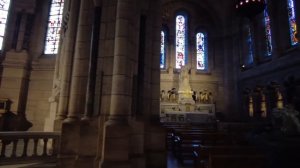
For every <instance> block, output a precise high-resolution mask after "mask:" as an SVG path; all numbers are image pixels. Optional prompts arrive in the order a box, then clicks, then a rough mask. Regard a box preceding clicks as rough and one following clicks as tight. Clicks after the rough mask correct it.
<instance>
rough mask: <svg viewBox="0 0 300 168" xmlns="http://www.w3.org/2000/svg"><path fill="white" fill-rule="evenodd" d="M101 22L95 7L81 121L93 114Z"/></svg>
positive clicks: (98, 9)
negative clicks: (83, 110)
mask: <svg viewBox="0 0 300 168" xmlns="http://www.w3.org/2000/svg"><path fill="white" fill-rule="evenodd" d="M100 22H101V7H99V6H96V7H95V9H94V20H93V28H92V29H93V30H92V39H91V49H90V60H89V73H88V83H87V89H86V103H85V112H84V117H83V118H82V119H83V120H89V119H90V118H91V117H92V116H93V112H94V100H95V91H96V88H95V87H96V72H97V56H98V45H99V34H100Z"/></svg>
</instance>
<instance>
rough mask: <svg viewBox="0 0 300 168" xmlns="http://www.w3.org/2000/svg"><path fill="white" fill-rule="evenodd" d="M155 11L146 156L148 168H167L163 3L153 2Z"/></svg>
mask: <svg viewBox="0 0 300 168" xmlns="http://www.w3.org/2000/svg"><path fill="white" fill-rule="evenodd" d="M151 7H152V8H151V9H152V10H153V14H154V15H155V17H153V19H154V20H153V23H154V24H153V27H152V32H153V35H152V39H153V40H152V42H153V45H152V65H151V70H152V72H151V107H150V114H146V118H147V121H146V128H145V150H146V151H145V154H146V167H147V168H148V167H149V168H150V167H155V168H165V167H167V157H166V146H165V145H166V143H165V140H166V132H165V129H164V128H163V127H162V126H161V124H160V121H159V120H160V119H159V114H160V111H159V110H160V107H159V106H160V101H159V97H160V65H159V64H160V54H159V53H160V31H161V1H160V0H154V1H151Z"/></svg>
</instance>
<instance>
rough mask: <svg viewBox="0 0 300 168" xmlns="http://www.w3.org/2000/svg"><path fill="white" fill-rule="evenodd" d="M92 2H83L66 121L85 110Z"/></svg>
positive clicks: (74, 119)
mask: <svg viewBox="0 0 300 168" xmlns="http://www.w3.org/2000/svg"><path fill="white" fill-rule="evenodd" d="M89 5H90V2H89V0H84V1H82V2H81V5H80V6H81V7H80V15H79V21H78V29H77V36H76V44H75V53H74V60H73V68H72V75H71V90H70V94H69V95H70V99H69V108H68V117H67V119H66V120H65V122H75V121H77V120H78V119H79V115H80V114H83V112H84V105H85V95H86V86H87V80H88V78H87V76H88V69H89V68H88V66H89V54H88V53H89V52H90V44H91V40H90V38H91V32H92V19H93V17H89V16H90V13H89V10H90V7H89Z"/></svg>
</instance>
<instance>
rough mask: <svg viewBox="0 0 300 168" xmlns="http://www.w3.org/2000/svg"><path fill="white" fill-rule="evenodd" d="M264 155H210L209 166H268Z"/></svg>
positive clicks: (232, 167) (240, 167)
mask: <svg viewBox="0 0 300 168" xmlns="http://www.w3.org/2000/svg"><path fill="white" fill-rule="evenodd" d="M266 166H267V158H266V157H265V156H264V155H210V158H209V164H208V168H266Z"/></svg>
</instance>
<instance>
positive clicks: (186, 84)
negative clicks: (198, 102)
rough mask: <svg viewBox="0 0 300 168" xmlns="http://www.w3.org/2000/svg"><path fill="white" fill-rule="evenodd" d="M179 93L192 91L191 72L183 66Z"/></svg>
mask: <svg viewBox="0 0 300 168" xmlns="http://www.w3.org/2000/svg"><path fill="white" fill-rule="evenodd" d="M179 91H185V92H190V91H191V86H190V77H189V70H188V68H187V67H186V66H182V68H181V72H180V74H179Z"/></svg>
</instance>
